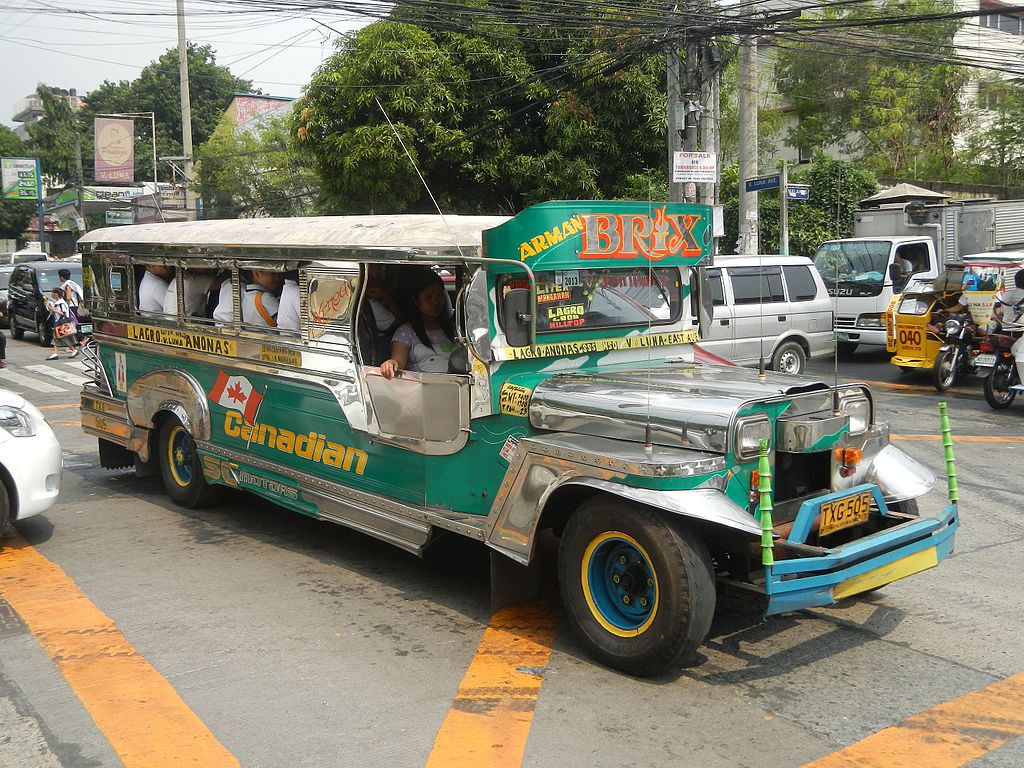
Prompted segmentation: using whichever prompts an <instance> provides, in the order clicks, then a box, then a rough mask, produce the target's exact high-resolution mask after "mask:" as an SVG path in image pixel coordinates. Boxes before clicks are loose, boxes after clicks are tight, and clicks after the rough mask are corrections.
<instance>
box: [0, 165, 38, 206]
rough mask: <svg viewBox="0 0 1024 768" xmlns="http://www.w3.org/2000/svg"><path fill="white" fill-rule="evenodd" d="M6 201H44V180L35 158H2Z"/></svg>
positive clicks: (0, 166) (1, 167) (3, 197)
mask: <svg viewBox="0 0 1024 768" xmlns="http://www.w3.org/2000/svg"><path fill="white" fill-rule="evenodd" d="M0 169H2V175H3V195H2V196H0V197H2V199H4V200H42V199H43V180H42V178H43V177H42V174H41V173H40V172H39V160H38V159H37V158H34V157H4V158H0Z"/></svg>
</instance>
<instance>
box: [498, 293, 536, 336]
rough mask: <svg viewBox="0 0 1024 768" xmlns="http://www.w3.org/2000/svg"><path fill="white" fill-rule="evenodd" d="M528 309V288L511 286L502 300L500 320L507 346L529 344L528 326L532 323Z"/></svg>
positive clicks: (531, 316)
mask: <svg viewBox="0 0 1024 768" xmlns="http://www.w3.org/2000/svg"><path fill="white" fill-rule="evenodd" d="M530 309H531V307H530V289H529V288H513V289H512V290H511V291H509V292H508V293H507V294H506V295H505V298H504V299H503V300H502V302H501V320H502V325H503V326H504V328H505V340H506V341H507V342H508V344H509V346H512V347H527V346H529V345H530V326H531V325H532V324H533V315H532V314H531V312H530Z"/></svg>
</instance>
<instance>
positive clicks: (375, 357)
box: [360, 264, 405, 365]
mask: <svg viewBox="0 0 1024 768" xmlns="http://www.w3.org/2000/svg"><path fill="white" fill-rule="evenodd" d="M394 273H395V268H394V267H391V268H388V267H386V266H385V265H383V264H367V265H366V300H365V301H364V302H363V308H362V314H361V317H360V333H361V338H360V344H361V345H362V348H363V351H364V357H365V359H366V360H367V361H368V362H370V363H371V364H373V365H379V364H380V363H382V362H383V361H385V360H387V359H388V357H389V356H390V354H391V339H392V337H393V336H394V334H395V331H397V330H398V328H399V326H401V325H402V323H404V322H405V312H404V311H403V310H402V308H401V307H400V306H399V302H398V300H397V299H396V298H395V294H396V289H395V287H394V281H393V275H394Z"/></svg>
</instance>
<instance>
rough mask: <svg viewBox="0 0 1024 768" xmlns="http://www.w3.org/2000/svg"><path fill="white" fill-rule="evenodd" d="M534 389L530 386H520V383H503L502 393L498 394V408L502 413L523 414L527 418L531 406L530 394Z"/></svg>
mask: <svg viewBox="0 0 1024 768" xmlns="http://www.w3.org/2000/svg"><path fill="white" fill-rule="evenodd" d="M532 394H533V390H532V389H530V388H529V387H520V386H519V385H518V384H509V383H507V382H506V383H505V384H502V385H501V394H499V395H498V409H499V410H500V411H501V412H502V413H507V414H509V415H511V416H522V417H523V418H526V415H527V414H528V413H529V408H530V395H532Z"/></svg>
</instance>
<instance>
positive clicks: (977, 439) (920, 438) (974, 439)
mask: <svg viewBox="0 0 1024 768" xmlns="http://www.w3.org/2000/svg"><path fill="white" fill-rule="evenodd" d="M889 439H890V440H908V441H910V442H919V443H920V442H928V443H937V442H939V441H941V440H942V435H889ZM953 442H954V443H1024V437H1021V436H1019V435H1015V436H1010V435H957V434H954V435H953Z"/></svg>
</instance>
